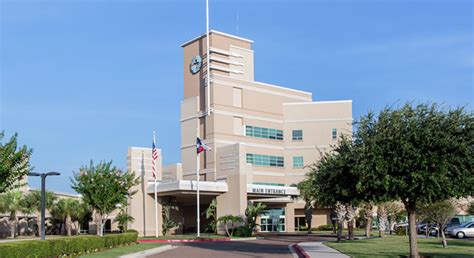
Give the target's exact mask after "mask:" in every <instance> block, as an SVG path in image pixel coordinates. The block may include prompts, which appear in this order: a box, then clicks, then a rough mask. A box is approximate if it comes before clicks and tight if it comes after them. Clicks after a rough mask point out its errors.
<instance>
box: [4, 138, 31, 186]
mask: <svg viewBox="0 0 474 258" xmlns="http://www.w3.org/2000/svg"><path fill="white" fill-rule="evenodd" d="M4 136H5V134H4V132H3V131H1V132H0V193H4V192H6V191H8V190H11V189H13V188H16V187H18V186H20V183H21V182H20V180H21V179H22V178H23V177H24V176H26V175H27V174H28V172H29V171H30V170H31V167H30V157H31V153H32V150H31V149H28V148H27V147H26V145H23V146H22V147H19V146H18V142H17V138H18V135H17V134H14V135H13V136H12V137H11V138H10V140H9V141H8V142H5V143H4V142H3V137H4Z"/></svg>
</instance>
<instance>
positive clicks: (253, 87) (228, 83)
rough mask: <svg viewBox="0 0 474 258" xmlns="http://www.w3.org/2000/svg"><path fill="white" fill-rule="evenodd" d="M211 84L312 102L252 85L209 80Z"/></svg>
mask: <svg viewBox="0 0 474 258" xmlns="http://www.w3.org/2000/svg"><path fill="white" fill-rule="evenodd" d="M214 75H217V74H214ZM211 82H212V83H213V85H223V86H231V87H237V88H242V89H248V90H253V91H258V92H263V93H268V94H273V95H277V96H284V97H288V98H293V99H297V100H302V101H311V100H312V99H311V97H304V96H298V95H294V94H291V93H285V92H281V91H277V90H275V89H265V88H261V87H258V86H253V85H244V84H236V83H231V82H227V81H225V80H219V79H211Z"/></svg>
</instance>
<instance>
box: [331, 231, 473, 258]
mask: <svg viewBox="0 0 474 258" xmlns="http://www.w3.org/2000/svg"><path fill="white" fill-rule="evenodd" d="M325 244H326V245H327V246H329V247H332V248H334V249H337V250H339V251H340V252H343V253H345V254H347V255H350V256H351V257H400V256H407V255H408V254H409V245H408V237H406V236H387V237H386V238H371V239H363V240H352V241H349V240H346V241H343V242H341V243H336V242H326V243H325ZM418 248H419V251H420V255H421V256H424V257H457V258H460V257H470V258H473V257H474V241H470V240H454V239H453V240H451V239H449V240H448V248H443V246H442V245H441V239H439V240H438V239H436V238H434V239H433V238H418Z"/></svg>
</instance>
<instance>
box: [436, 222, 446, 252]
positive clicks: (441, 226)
mask: <svg viewBox="0 0 474 258" xmlns="http://www.w3.org/2000/svg"><path fill="white" fill-rule="evenodd" d="M439 228H440V230H438V235H439V231H441V239H442V241H443V247H444V248H446V247H448V242H447V241H446V235H444V230H442V228H443V225H442V224H439Z"/></svg>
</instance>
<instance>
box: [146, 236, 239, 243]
mask: <svg viewBox="0 0 474 258" xmlns="http://www.w3.org/2000/svg"><path fill="white" fill-rule="evenodd" d="M223 241H230V238H229V237H225V238H209V239H141V240H138V242H139V243H187V242H223Z"/></svg>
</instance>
